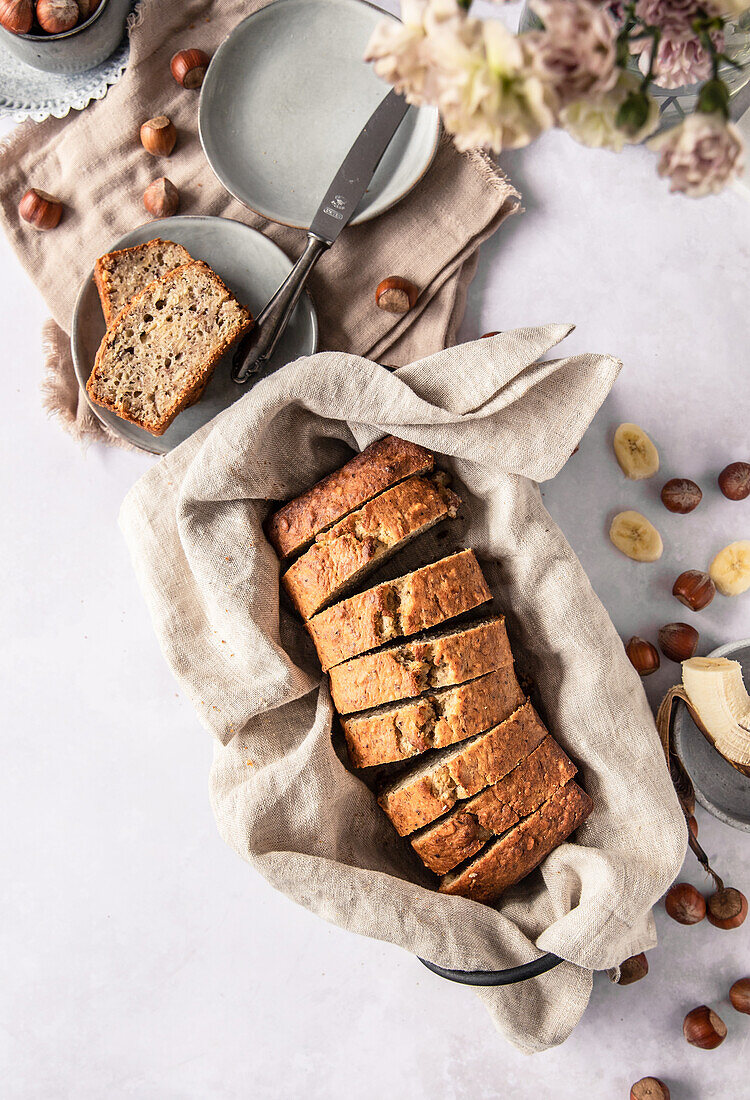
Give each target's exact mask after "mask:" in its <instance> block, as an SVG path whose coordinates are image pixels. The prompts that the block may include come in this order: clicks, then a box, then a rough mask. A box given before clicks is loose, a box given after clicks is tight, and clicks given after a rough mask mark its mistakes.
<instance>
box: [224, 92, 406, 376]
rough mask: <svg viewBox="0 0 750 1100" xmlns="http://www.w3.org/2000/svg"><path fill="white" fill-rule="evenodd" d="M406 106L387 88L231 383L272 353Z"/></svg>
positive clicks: (245, 344)
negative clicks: (319, 260)
mask: <svg viewBox="0 0 750 1100" xmlns="http://www.w3.org/2000/svg"><path fill="white" fill-rule="evenodd" d="M408 109H409V104H408V103H407V102H406V100H405V99H404V98H403V97H402V96H400V95H398V93H397V92H395V91H390V92H389V93H388V95H387V96H385V97H384V98H383V99H382V100H381V102H380V103H379V104H378V106H377V107H376V108H375V110H374V111H373V113H372V115H371V116H370V118H369V119H368V120H367V122H366V123H365V126H364V128H363V129H362V130H361V132H360V133H359V135H358V137H357V139H356V141H355V142H354V144H353V145H352V147H351V149H350V150H349V152H348V153H347V154H346V156H345V157H344V160H343V162H342V164H341V167H340V168H339V170H338V172H337V173H336V175H335V176H334V177H333V179H332V180H331V183H330V185H329V187H328V190H327V191H326V193H325V196H324V198H323V201H322V202H321V204H320V206H319V207H318V210H317V213H316V214H315V217H314V218H313V221H312V225H311V226H310V229H309V231H308V235H307V246H306V247H305V250H304V252H303V253H302V255H301V256H300V258H299V259H298V260H297V262H296V264H295V265H294V267H293V268H292V270H291V271H290V272H289V275H288V276H287V278H286V279H285V280H284V282H283V283H282V284H281V286H280V287H279V289H278V290H277V291H276V293H275V294H274V296H273V297H272V298H271V300H270V301H269V302H268V304H267V305H266V306H265V307H264V309H263V310H262V311H261V313H260V315H259V317H258V318H257V320H256V322H255V325H254V326H253V328H252V329H251V330H250V332H249V333H248V334H247V335H246V336H245V338H244V339H243V340H242V342H241V344H240V346H239V347H238V349H237V351H236V353H235V356H234V360H233V366H232V378H233V379H234V381H235V382H237V383H239V384H240V385H242V384H243V383H245V382H247V380H248V378H250V376H251V375H253V374H255V373H256V372H257V371H258V370H260V368H261V367H262V366H263V365H264V364H265V363H266V362H267V361H268V360H269V359H270V357H271V356H272V355H273V352H274V350H275V348H276V345H277V343H278V341H279V339H280V338H281V335H282V333H283V332H284V329H285V328H286V325H287V322H288V320H289V317H290V316H291V314H292V310H293V309H294V307H295V306H296V304H297V302H298V301H299V297H300V295H301V294H302V290H303V288H304V285H305V282H306V281H307V278H308V276H309V274H310V272H311V271H312V269H313V268H314V266H315V264H316V263H317V261H318V259H319V258H320V256H321V255H322V254H323V253H324V252H326V251H327V250H328V249H329V248H330V247H331V246H332V245H333V244H334V243H335V241H336V239H337V238H338V236H339V234H340V233H341V230H342V229H344V227H345V226H346V225H347V224H348V223H349V222H350V221H351V219H352V217H353V216H354V213H355V211H356V209H357V207H358V205H359V203H360V202H361V200H362V197H363V195H364V194H365V192H366V191H367V188H368V187H369V186H370V182H371V180H372V177H373V176H374V175H375V171H376V169H377V167H378V165H379V164H380V161H381V160H382V157H383V154H384V153H385V151H386V149H387V148H388V146H389V144H390V142H391V139H392V138H393V135H394V134H395V133H396V131H397V130H398V128H399V126H400V125H401V122H402V120H403V118H404V115H405V114H406V112H407V111H408Z"/></svg>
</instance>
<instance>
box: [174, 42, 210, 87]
mask: <svg viewBox="0 0 750 1100" xmlns="http://www.w3.org/2000/svg"><path fill="white" fill-rule="evenodd" d="M210 60H211V59H210V57H209V56H208V54H207V53H204V52H203V50H179V51H178V53H176V54H175V55H174V57H173V58H172V60H171V61H170V63H169V67H170V69H171V70H172V76H173V77H174V78H175V80H176V81H177V83H178V84H181V85H182V87H183V88H190V89H193V88H200V86H201V84H202V83H203V77H204V76H205V75H206V69H207V68H208V64H209V61H210Z"/></svg>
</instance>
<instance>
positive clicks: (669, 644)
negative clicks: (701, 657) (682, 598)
mask: <svg viewBox="0 0 750 1100" xmlns="http://www.w3.org/2000/svg"><path fill="white" fill-rule="evenodd" d="M658 637H659V645H660V646H661V651H662V653H663V654H664V656H665V657H669V659H670V661H677V663H678V664H680V663H681V662H682V661H687V660H689V659H690V658H691V657H694V656H695V651H696V649H697V648H698V642H699V640H700V634H699V633H698V631H697V630H696V629H695V627H693V626H690V624H689V623H667V625H666V626H663V627H661V629H660V630H659V635H658Z"/></svg>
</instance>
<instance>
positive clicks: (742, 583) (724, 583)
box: [708, 539, 750, 596]
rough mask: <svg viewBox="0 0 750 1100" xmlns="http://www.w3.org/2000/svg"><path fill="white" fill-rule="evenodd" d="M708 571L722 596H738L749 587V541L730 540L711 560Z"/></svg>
mask: <svg viewBox="0 0 750 1100" xmlns="http://www.w3.org/2000/svg"><path fill="white" fill-rule="evenodd" d="M708 572H709V573H710V575H711V580H712V581H713V582H714V584H715V585H716V587H717V588H718V590H719V592H721V594H722V596H739V595H740V593H741V592H746V591H747V589H748V588H750V541H749V540H747V539H742V540H740V542H730V544H729V546H725V547H724V549H723V550H720V551H719V553H718V554H717V555H716V557H715V558H714V560H713V561H712V562H711V564H710V566H709V568H708Z"/></svg>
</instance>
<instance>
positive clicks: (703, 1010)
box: [682, 1005, 727, 1050]
mask: <svg viewBox="0 0 750 1100" xmlns="http://www.w3.org/2000/svg"><path fill="white" fill-rule="evenodd" d="M682 1033H683V1035H684V1036H685V1038H686V1039H687V1041H688V1042H689V1043H690V1044H691V1046H694V1047H700V1048H701V1050H713V1049H714V1048H715V1047H718V1046H719V1045H720V1044H721V1043H723V1042H724V1040H725V1039H726V1037H727V1025H726V1024H725V1023H724V1021H723V1020H722V1019H721V1017H720V1016H717V1015H716V1013H715V1012H713V1011H712V1009H710V1008H709V1007H708V1005H699V1006H698V1007H697V1008H694V1009H692V1011H690V1012H688V1014H687V1016H686V1017H685V1019H684V1021H683V1024H682Z"/></svg>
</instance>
